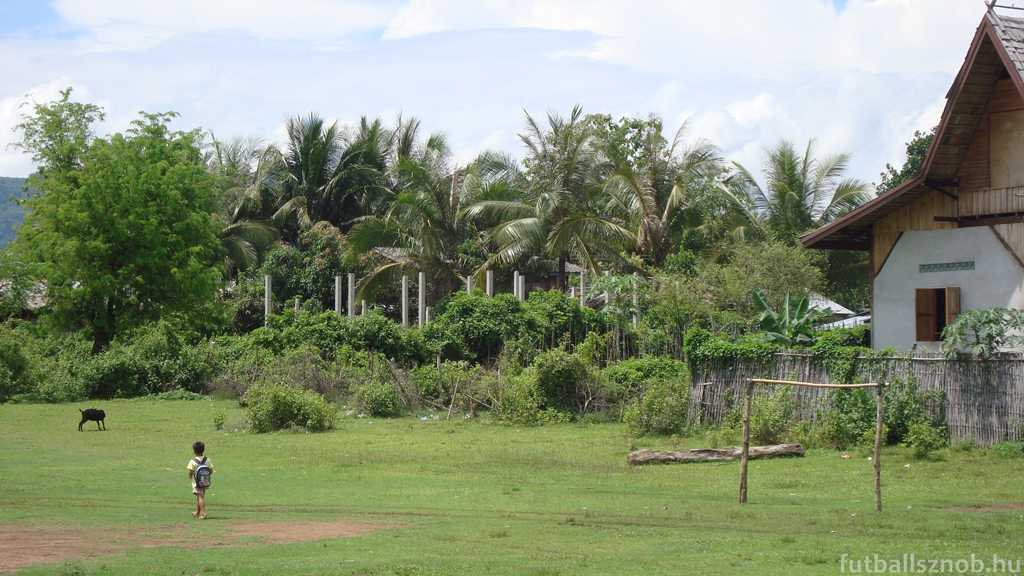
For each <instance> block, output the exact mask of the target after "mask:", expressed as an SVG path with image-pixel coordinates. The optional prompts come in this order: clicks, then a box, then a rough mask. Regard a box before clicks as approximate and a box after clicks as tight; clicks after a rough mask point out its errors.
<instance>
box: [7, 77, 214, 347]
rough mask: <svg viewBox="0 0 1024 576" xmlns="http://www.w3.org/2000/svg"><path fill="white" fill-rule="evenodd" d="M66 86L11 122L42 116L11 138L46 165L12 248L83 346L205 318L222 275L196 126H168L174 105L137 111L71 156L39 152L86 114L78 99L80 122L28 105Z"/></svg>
mask: <svg viewBox="0 0 1024 576" xmlns="http://www.w3.org/2000/svg"><path fill="white" fill-rule="evenodd" d="M67 94H68V92H65V93H63V99H62V100H61V101H58V102H57V103H54V104H52V105H43V106H42V108H40V107H38V106H37V115H36V116H33V117H29V118H26V120H25V121H24V122H23V123H22V124H23V125H25V126H46V128H45V129H44V131H43V132H41V133H37V132H29V133H27V134H31V137H28V138H26V139H23V140H22V143H21V145H22V147H23V148H24V149H25V150H27V151H29V152H31V153H33V154H34V155H35V157H38V158H42V160H43V162H44V163H45V164H46V167H47V169H46V170H41V171H40V174H41V176H40V178H39V180H38V181H37V183H36V186H37V187H38V189H39V191H40V194H39V195H37V196H35V197H34V198H33V199H32V200H30V201H29V204H28V206H29V209H30V211H31V213H30V214H29V215H28V217H27V219H26V224H27V225H26V226H23V227H22V228H21V229H20V231H19V242H18V243H17V248H18V250H19V251H21V253H22V256H23V257H24V258H25V259H26V260H29V261H31V260H35V261H39V262H41V263H43V264H44V266H45V274H46V279H47V285H48V286H47V297H48V298H49V300H50V302H51V306H52V308H53V316H54V319H56V320H57V321H58V322H59V323H61V324H63V325H66V326H71V327H84V328H86V329H88V330H89V332H91V334H92V338H93V349H92V351H93V353H94V354H97V353H99V352H101V351H102V350H103V349H104V348H106V346H107V345H108V344H109V343H110V341H111V339H112V338H114V336H116V335H117V334H119V333H121V332H123V331H125V330H127V329H130V328H132V327H135V326H138V325H141V324H144V323H146V322H150V321H153V320H157V319H160V318H164V317H168V316H172V315H180V316H181V317H182V318H183V319H184V320H186V321H189V322H192V323H194V324H199V323H202V322H204V321H205V316H206V315H207V314H208V313H209V306H208V305H209V304H210V303H211V302H212V301H213V299H214V296H215V293H216V288H217V286H218V279H219V277H220V275H221V274H220V271H218V270H217V268H216V267H215V265H214V263H215V262H216V259H217V257H218V248H219V242H218V240H217V238H216V236H215V235H214V232H213V229H212V226H211V223H210V217H209V215H208V213H207V212H206V207H207V206H208V203H209V201H210V198H211V196H212V194H213V192H214V181H213V179H212V178H211V177H210V175H209V174H207V173H206V171H205V169H204V166H203V163H202V154H201V151H200V147H201V145H202V137H201V136H200V133H199V132H198V130H193V131H191V132H171V131H170V129H169V128H168V126H167V125H168V123H169V122H170V120H171V119H172V118H174V117H175V116H176V114H174V113H166V114H143V115H142V117H141V118H140V119H138V120H135V121H133V122H132V127H131V128H130V129H128V130H127V131H126V132H125V133H124V134H114V135H112V136H110V137H108V138H103V139H96V140H95V141H93V142H92V143H91V144H89V145H88V146H87V148H85V149H83V150H79V151H78V152H76V153H75V155H73V158H74V161H73V162H70V161H64V160H60V161H56V162H54V161H51V160H50V159H49V156H47V155H45V154H44V153H43V152H45V151H46V150H49V149H50V148H51V147H55V148H57V149H60V146H59V145H55V144H52V143H54V142H66V141H68V140H69V139H72V138H73V134H76V133H77V132H78V131H79V128H80V127H81V126H83V125H84V126H86V127H88V126H89V125H90V122H89V121H88V120H89V119H90V118H95V117H96V116H95V113H94V112H92V111H91V110H92V109H91V108H89V106H88V105H83V106H80V107H77V108H76V111H72V112H71V114H79V116H78V118H77V120H80V121H81V122H66V123H63V124H60V123H58V124H55V125H49V124H44V123H43V120H44V119H45V118H46V117H47V116H46V115H42V116H40V115H39V113H38V110H40V109H42V110H48V108H47V106H49V107H50V108H54V107H58V108H59V107H62V106H63V105H65V104H67V102H66V100H67ZM83 123H84V124H83ZM69 127H70V128H69Z"/></svg>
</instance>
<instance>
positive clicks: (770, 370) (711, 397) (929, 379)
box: [687, 352, 1024, 445]
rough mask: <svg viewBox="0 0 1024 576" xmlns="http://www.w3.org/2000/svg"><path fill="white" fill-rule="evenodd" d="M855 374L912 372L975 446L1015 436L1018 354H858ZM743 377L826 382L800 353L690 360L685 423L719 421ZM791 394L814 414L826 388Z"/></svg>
mask: <svg viewBox="0 0 1024 576" xmlns="http://www.w3.org/2000/svg"><path fill="white" fill-rule="evenodd" d="M855 371H856V379H857V380H858V381H861V382H878V381H882V382H890V383H891V382H897V381H903V382H905V381H907V379H908V377H916V380H917V384H918V389H919V390H921V391H935V392H938V393H939V394H940V395H941V397H940V398H939V399H938V400H935V401H932V402H931V403H930V405H929V406H928V409H929V410H930V411H931V412H932V414H933V415H935V416H937V417H939V418H943V417H944V419H945V421H946V424H947V425H948V427H949V432H950V434H951V435H952V436H953V437H956V438H973V439H974V440H975V441H977V442H978V443H980V444H982V445H991V444H996V443H999V442H1004V441H1007V440H1013V441H1018V440H1021V439H1022V438H1024V436H1022V434H1021V433H1022V426H1021V422H1022V421H1024V356H1022V355H1020V354H1000V355H997V357H996V358H993V359H990V360H985V361H977V360H947V359H946V358H945V357H944V356H943V355H942V354H940V353H934V352H916V353H915V354H914V355H913V356H911V357H906V356H896V357H890V358H886V357H882V358H859V359H858V360H857V361H856V366H855ZM749 378H769V379H778V380H801V381H804V382H831V381H832V380H831V378H830V375H829V371H828V369H827V368H826V367H825V364H824V362H822V361H821V360H820V359H818V358H815V357H813V356H810V355H809V354H807V353H801V352H778V353H775V354H774V355H773V356H772V359H771V360H770V361H768V362H766V363H761V362H749V363H748V362H736V363H734V364H732V365H730V366H724V367H717V366H716V367H711V366H701V365H698V366H696V370H695V371H694V374H693V384H692V386H691V391H690V406H689V409H688V412H687V415H688V417H689V418H690V419H691V422H699V423H701V424H714V425H720V424H721V423H722V421H723V419H724V418H725V417H726V415H727V414H728V413H729V412H730V411H731V410H734V409H736V407H737V406H738V405H739V401H740V400H741V399H742V398H743V390H744V387H745V386H746V381H747V379H749ZM774 388H775V387H774V386H772V385H766V384H758V385H756V386H755V387H754V394H755V395H760V394H765V393H769V392H771V391H772V390H773V389H774ZM782 388H785V389H788V390H790V393H791V394H792V395H793V398H795V399H796V400H797V408H796V410H795V412H796V414H795V415H796V416H797V417H799V418H801V419H803V420H807V421H811V422H814V421H817V420H818V419H819V415H820V414H821V411H822V410H823V409H826V408H827V404H826V402H827V396H828V394H829V393H830V390H828V389H825V388H807V387H802V386H801V387H789V386H782Z"/></svg>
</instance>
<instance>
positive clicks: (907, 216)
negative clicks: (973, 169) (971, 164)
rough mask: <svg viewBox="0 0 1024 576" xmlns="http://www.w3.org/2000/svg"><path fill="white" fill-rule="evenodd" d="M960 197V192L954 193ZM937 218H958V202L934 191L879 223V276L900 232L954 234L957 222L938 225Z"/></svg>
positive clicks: (876, 230) (875, 246)
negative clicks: (929, 231)
mask: <svg viewBox="0 0 1024 576" xmlns="http://www.w3.org/2000/svg"><path fill="white" fill-rule="evenodd" d="M950 192H953V193H954V194H955V193H956V189H955V188H954V189H952V190H950ZM936 216H943V217H947V218H955V217H956V216H957V201H956V200H954V199H952V198H950V197H949V196H946V195H945V194H941V193H939V192H936V191H935V190H932V191H931V192H928V193H927V194H925V195H924V196H921V197H920V198H917V199H916V200H914V201H913V202H911V203H910V204H907V205H906V206H904V207H902V208H900V209H899V210H896V211H895V212H893V213H892V214H889V215H887V216H885V217H884V218H882V219H881V220H879V221H878V222H875V224H874V226H873V227H872V234H873V244H872V250H873V251H874V262H875V266H876V269H875V270H874V273H875V274H878V271H879V270H881V269H882V266H883V265H884V264H885V259H886V258H887V257H888V256H889V252H891V251H892V247H893V246H895V245H896V240H898V239H899V235H900V232H906V231H908V230H951V229H954V228H956V227H957V223H956V222H936V221H935V217H936Z"/></svg>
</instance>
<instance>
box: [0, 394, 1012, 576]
mask: <svg viewBox="0 0 1024 576" xmlns="http://www.w3.org/2000/svg"><path fill="white" fill-rule="evenodd" d="M96 405H97V407H102V408H104V409H105V410H106V412H107V415H108V416H107V426H108V428H109V430H108V431H106V432H96V431H95V428H96V425H95V423H91V422H90V423H87V424H86V425H85V429H86V430H88V431H87V432H78V430H77V424H78V410H77V409H76V408H79V407H81V408H84V407H86V406H85V405H81V406H73V405H3V406H0V438H3V439H4V449H3V450H0V532H2V530H3V529H4V528H6V529H12V528H23V529H30V528H53V527H58V526H59V527H68V528H89V529H93V530H97V531H113V532H118V531H123V532H126V533H130V532H136V533H142V532H161V531H173V530H174V529H175V528H177V529H179V530H180V529H185V530H187V533H188V534H190V535H197V536H199V537H214V536H216V535H218V534H221V533H224V532H225V531H226V526H227V525H228V524H237V523H241V522H269V521H279V520H339V519H340V520H351V521H357V522H373V523H380V524H388V525H401V526H403V527H400V528H392V529H387V530H380V531H376V532H374V533H372V534H369V535H365V536H359V537H352V538H341V539H331V540H322V541H314V542H301V543H291V544H276V545H260V546H238V547H226V546H220V547H214V548H204V549H201V550H190V549H185V548H180V547H175V546H160V547H151V548H143V547H135V548H130V549H129V550H127V551H126V552H124V553H121V554H115V555H112V556H102V557H94V558H87V559H81V560H77V561H74V562H70V563H69V562H59V563H56V564H49V565H36V566H29V567H25V568H23V569H22V572H20V573H24V574H54V573H60V572H63V573H69V574H70V573H78V574H104V575H106V574H155V573H160V574H181V573H183V572H184V573H186V574H190V575H191V574H195V573H199V574H204V575H205V574H232V575H250V574H275V575H279V574H406V575H413V574H456V573H458V574H509V575H513V574H514V575H531V574H534V575H542V574H627V573H629V574H641V573H642V574H685V573H695V572H696V573H706V574H831V573H840V566H839V558H840V555H841V554H849V555H851V556H861V557H863V556H864V555H871V554H876V553H877V554H879V556H881V557H889V558H901V557H902V555H903V554H910V553H913V554H916V556H917V557H918V558H922V557H926V558H932V557H933V558H953V559H958V558H970V555H971V554H972V553H973V554H975V555H977V556H978V557H981V558H986V557H987V558H989V559H991V557H992V554H998V555H1000V557H1002V558H1014V559H1016V558H1024V544H1022V543H1024V510H1019V509H1007V510H993V511H970V512H959V511H953V510H946V509H944V508H946V507H949V506H992V505H1006V504H1014V503H1021V502H1024V489H1022V487H1021V478H1022V472H1024V460H1022V459H1005V458H995V457H993V456H991V455H989V454H987V453H985V452H982V451H975V452H948V451H947V452H945V453H944V454H943V455H942V456H941V458H940V459H938V460H931V461H920V460H913V459H911V458H910V457H909V454H908V453H906V452H905V451H903V450H901V449H891V450H889V451H887V452H885V453H884V459H883V503H884V505H885V510H884V511H883V512H882V513H881V514H878V513H875V512H874V509H873V505H874V500H873V495H872V469H871V463H870V462H869V461H867V460H866V458H865V455H864V454H861V453H858V452H851V454H853V458H851V459H849V460H843V459H841V458H840V455H841V454H840V453H837V452H834V451H811V452H809V453H808V455H807V457H805V458H802V459H784V460H767V461H760V460H759V461H752V462H751V467H750V470H751V472H750V488H749V500H750V503H749V504H747V505H745V506H740V505H738V504H737V503H736V494H737V484H738V476H739V465H738V463H735V462H731V463H724V464H691V465H674V466H648V467H636V468H631V467H628V466H626V463H625V455H626V451H627V443H626V439H625V438H624V433H625V429H624V427H623V426H620V425H615V424H597V425H560V426H549V427H541V428H518V429H517V428H509V427H504V426H498V425H492V424H489V423H487V422H479V421H469V420H462V419H459V420H452V421H444V420H426V421H423V420H419V419H414V418H403V419H395V420H379V419H371V418H363V419H355V418H348V419H344V420H342V421H341V423H340V427H339V429H338V430H335V431H332V432H329V433H323V434H287V433H281V434H266V435H251V434H247V433H244V432H241V431H228V430H223V431H215V430H214V429H213V426H212V424H211V419H212V418H213V417H214V414H215V412H217V411H222V412H224V413H226V415H227V424H228V429H231V428H232V427H233V426H234V425H238V426H241V425H242V423H243V421H244V413H243V412H242V411H241V410H240V409H239V408H238V407H237V406H236V405H234V404H233V403H230V402H224V401H192V402H188V401H165V402H161V401H151V400H147V401H110V402H103V403H97V404H96ZM195 440H203V441H204V442H206V445H207V455H209V456H210V458H211V460H212V461H213V463H214V467H215V470H216V473H215V474H214V476H213V480H214V484H213V488H212V489H211V490H210V494H209V496H208V498H207V506H208V510H209V515H210V519H209V520H207V521H206V522H196V521H194V520H193V519H192V518H191V516H189V511H190V510H192V509H194V506H195V500H194V497H193V496H192V495H191V493H190V492H191V491H190V485H189V482H188V476H187V473H186V472H185V465H186V463H187V462H188V459H189V457H190V446H191V444H192V442H193V441H195ZM634 441H635V442H637V443H638V445H642V447H650V448H660V449H669V448H670V447H671V446H670V444H672V443H674V442H676V440H674V439H672V440H670V439H641V440H634ZM703 443H704V442H703V441H702V440H701V439H696V438H694V439H682V440H679V441H678V444H679V446H680V447H698V446H700V445H702V444H703ZM906 464H909V465H910V466H909V468H907V467H904V466H905V465H906ZM249 540H250V541H252V540H253V539H249ZM255 540H259V539H258V538H256V539H255Z"/></svg>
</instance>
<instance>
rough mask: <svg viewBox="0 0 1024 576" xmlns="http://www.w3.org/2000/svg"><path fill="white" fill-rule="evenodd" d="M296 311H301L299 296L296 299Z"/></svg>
mask: <svg viewBox="0 0 1024 576" xmlns="http://www.w3.org/2000/svg"><path fill="white" fill-rule="evenodd" d="M295 311H296V312H298V311H299V297H298V296H296V297H295Z"/></svg>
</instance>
